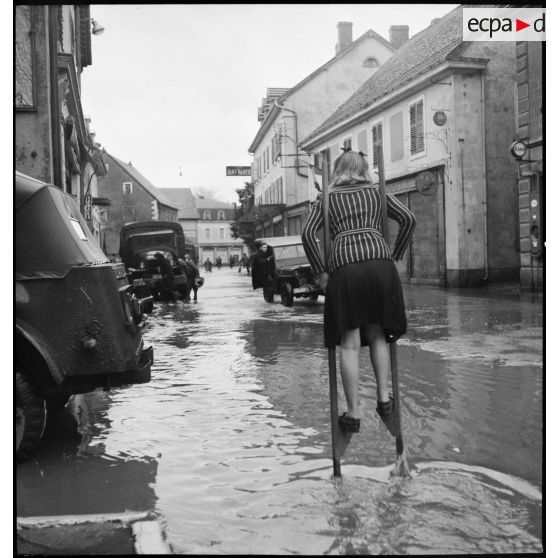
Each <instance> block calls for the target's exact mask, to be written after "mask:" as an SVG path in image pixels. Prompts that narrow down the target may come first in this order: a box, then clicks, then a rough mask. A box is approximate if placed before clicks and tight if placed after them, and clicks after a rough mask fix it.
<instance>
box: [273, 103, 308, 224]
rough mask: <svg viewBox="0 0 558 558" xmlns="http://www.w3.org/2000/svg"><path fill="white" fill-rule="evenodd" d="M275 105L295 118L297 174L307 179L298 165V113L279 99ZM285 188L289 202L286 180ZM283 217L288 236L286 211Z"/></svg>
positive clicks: (282, 213)
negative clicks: (280, 102)
mask: <svg viewBox="0 0 558 558" xmlns="http://www.w3.org/2000/svg"><path fill="white" fill-rule="evenodd" d="M274 104H275V106H276V107H277V108H278V109H281V110H286V111H288V112H290V113H291V114H292V115H293V118H294V128H295V137H294V139H295V153H296V159H295V168H296V174H297V175H298V176H302V177H303V178H306V177H305V176H304V175H303V174H301V172H300V167H299V164H298V161H299V158H298V118H297V115H296V112H295V111H294V110H292V109H290V108H287V107H285V106H283V105H280V104H279V101H278V100H277V99H275V101H274ZM283 187H284V188H285V201H287V192H286V190H287V181H286V180H285V184H284V186H283ZM295 188H296V183H295ZM281 216H282V219H283V230H284V231H285V234H286V233H287V219H286V218H285V217H286V215H285V213H284V211H281Z"/></svg>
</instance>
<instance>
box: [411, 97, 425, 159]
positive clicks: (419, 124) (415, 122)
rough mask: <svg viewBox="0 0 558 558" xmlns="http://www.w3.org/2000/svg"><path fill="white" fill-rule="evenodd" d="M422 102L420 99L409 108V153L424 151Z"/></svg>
mask: <svg viewBox="0 0 558 558" xmlns="http://www.w3.org/2000/svg"><path fill="white" fill-rule="evenodd" d="M423 108H424V103H423V101H422V100H420V101H418V102H417V103H414V104H413V105H411V106H410V108H409V122H410V126H411V130H410V132H411V155H415V154H416V153H421V152H422V151H424V110H423Z"/></svg>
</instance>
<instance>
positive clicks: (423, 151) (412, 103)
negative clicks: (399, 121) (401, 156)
mask: <svg viewBox="0 0 558 558" xmlns="http://www.w3.org/2000/svg"><path fill="white" fill-rule="evenodd" d="M420 103H422V112H421V117H422V136H421V137H422V149H421V150H420V151H415V152H414V153H413V132H414V134H415V138H416V137H418V136H417V133H416V126H417V123H416V122H415V124H414V126H415V130H413V123H412V121H411V110H412V108H413V107H415V106H417V105H419V104H420ZM425 114H426V102H425V98H424V95H421V96H420V97H416V98H415V99H413V100H412V101H410V102H409V103H408V105H407V118H408V128H407V129H408V130H409V159H410V160H413V159H418V158H420V157H424V156H425V155H426V118H425ZM415 121H416V117H415ZM415 144H416V140H415Z"/></svg>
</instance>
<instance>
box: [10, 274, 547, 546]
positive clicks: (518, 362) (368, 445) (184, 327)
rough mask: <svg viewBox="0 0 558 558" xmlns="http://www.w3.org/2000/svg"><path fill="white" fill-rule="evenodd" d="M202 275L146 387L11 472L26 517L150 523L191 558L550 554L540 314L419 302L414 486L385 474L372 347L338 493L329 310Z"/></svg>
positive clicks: (408, 296) (87, 409) (412, 290)
mask: <svg viewBox="0 0 558 558" xmlns="http://www.w3.org/2000/svg"><path fill="white" fill-rule="evenodd" d="M204 277H205V285H204V286H203V287H202V288H201V289H200V291H199V302H197V303H182V302H177V303H157V304H156V306H155V309H154V312H153V314H152V315H151V316H150V318H149V320H148V325H147V326H146V328H145V330H144V331H145V342H146V344H152V345H153V346H154V350H155V364H154V366H153V369H152V380H151V382H150V383H149V384H144V385H136V386H132V387H129V388H126V389H115V390H112V391H110V392H102V391H97V392H95V393H92V394H87V395H85V396H84V397H83V398H81V397H79V398H75V401H73V405H74V411H75V414H77V415H78V416H79V417H80V434H79V435H73V436H72V435H70V434H69V432H68V431H65V430H64V428H61V432H57V433H55V434H53V435H52V436H51V437H50V439H47V442H46V443H45V444H44V445H43V447H42V448H41V450H40V451H39V453H38V454H37V455H36V456H35V457H34V459H31V460H30V461H28V462H25V463H23V464H19V465H18V469H17V507H18V510H17V512H18V516H43V515H64V514H90V513H113V512H124V511H143V510H153V511H155V512H157V513H158V514H159V515H160V517H161V521H162V523H163V526H164V530H165V533H166V537H167V541H168V543H169V544H170V546H171V548H172V550H173V552H175V553H188V554H195V553H199V554H215V553H217V554H385V553H394V554H420V553H423V554H424V553H448V554H450V553H504V552H541V551H542V543H541V538H542V501H541V499H542V496H541V484H542V463H543V452H542V443H543V439H542V418H543V417H542V397H543V393H542V390H543V374H542V304H541V301H540V300H539V301H538V302H536V301H533V300H532V299H531V298H530V296H528V295H522V296H520V295H518V294H515V293H513V292H508V291H505V290H503V289H501V290H500V291H493V292H491V293H490V296H489V295H488V292H487V291H484V290H483V289H477V290H464V291H445V290H443V289H438V288H435V287H425V286H410V285H406V286H405V288H404V293H405V300H406V305H407V312H408V321H409V333H408V334H407V335H406V336H404V337H403V338H402V339H401V340H400V341H399V343H398V349H397V351H398V352H397V354H398V365H399V377H400V391H401V395H402V422H403V433H404V440H405V444H406V448H407V456H408V459H409V463H410V465H411V467H412V468H415V469H416V476H415V478H413V479H411V480H401V479H398V478H390V476H389V468H390V466H391V465H392V464H393V463H394V460H395V445H394V440H393V438H392V437H391V436H390V435H389V434H388V432H387V430H386V429H385V427H384V426H383V425H382V424H381V423H380V422H379V419H378V417H377V415H376V414H375V411H374V409H375V406H376V400H375V393H376V388H375V381H374V377H373V374H372V373H371V371H370V365H369V362H368V354H367V351H365V350H363V351H362V352H361V364H362V368H361V369H363V370H366V372H364V373H363V374H362V376H361V401H362V412H363V421H362V426H361V432H360V433H359V434H356V435H354V436H353V437H352V441H351V444H350V446H349V447H348V449H347V451H346V453H345V455H344V458H343V460H342V474H343V477H342V479H341V480H340V481H334V480H333V479H332V467H331V435H330V422H329V421H330V419H329V391H328V363H327V351H326V349H324V348H323V337H322V311H323V298H322V297H320V298H319V300H318V301H316V302H312V301H309V300H308V299H297V300H295V303H294V305H293V307H292V308H287V307H284V306H283V305H281V303H280V301H279V297H276V301H275V303H273V304H268V303H266V302H265V301H264V299H263V296H262V293H261V290H258V291H253V290H252V286H251V282H250V278H249V277H248V276H246V275H245V274H239V273H238V272H237V270H236V268H235V269H233V270H230V269H229V268H228V267H227V268H223V269H221V270H217V269H215V270H214V271H213V273H205V274H204ZM338 391H339V395H340V396H341V394H342V388H341V383H340V378H339V388H338ZM339 407H340V410H344V403H343V399H342V398H340V401H339ZM66 430H67V429H66Z"/></svg>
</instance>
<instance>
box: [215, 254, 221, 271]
mask: <svg viewBox="0 0 558 558" xmlns="http://www.w3.org/2000/svg"><path fill="white" fill-rule="evenodd" d="M215 263H216V264H217V269H221V264H222V263H223V260H222V259H221V256H217V259H216V260H215Z"/></svg>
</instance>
